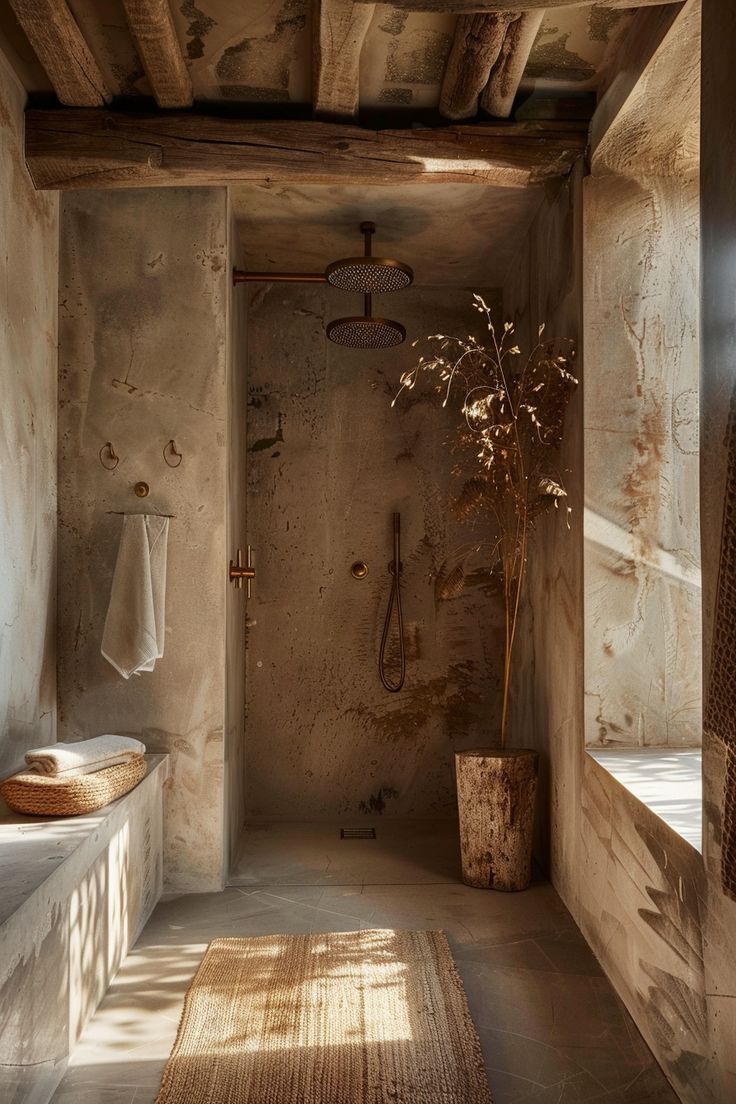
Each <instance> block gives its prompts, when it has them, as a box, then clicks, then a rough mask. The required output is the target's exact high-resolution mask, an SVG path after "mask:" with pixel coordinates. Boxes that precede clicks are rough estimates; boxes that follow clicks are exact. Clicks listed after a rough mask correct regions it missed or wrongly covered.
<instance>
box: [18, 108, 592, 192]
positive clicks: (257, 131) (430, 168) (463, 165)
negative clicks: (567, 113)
mask: <svg viewBox="0 0 736 1104" xmlns="http://www.w3.org/2000/svg"><path fill="white" fill-rule="evenodd" d="M586 141H587V126H586V124H584V123H582V124H581V123H577V122H564V123H563V122H547V123H488V124H483V125H475V126H465V127H463V126H457V127H439V128H437V129H429V128H427V129H426V130H398V131H397V130H379V131H376V130H367V129H363V128H362V127H357V126H350V125H342V124H338V123H322V122H313V121H304V122H278V121H275V120H263V119H259V120H252V119H251V120H244V119H229V118H214V117H209V116H203V115H192V114H188V113H186V114H170V115H169V114H166V115H162V114H158V115H151V114H147V115H128V114H122V113H121V114H116V113H113V112H108V111H72V110H69V109H66V110H57V111H28V112H26V162H27V164H28V169H29V171H30V173H31V176H32V177H33V181H34V183H35V185H36V187H37V188H54V189H65V188H131V187H133V188H135V187H162V186H166V185H177V184H179V185H182V184H186V185H195V186H196V185H212V184H229V183H233V182H235V181H243V180H259V181H297V182H301V183H308V182H310V181H315V182H323V183H340V182H348V181H349V182H354V181H358V182H365V183H375V184H399V183H401V182H402V181H413V182H419V183H421V182H426V183H433V182H437V181H439V182H441V183H443V182H448V183H449V182H457V183H467V184H493V185H496V186H497V187H509V188H523V187H525V186H526V185H528V184H533V183H536V182H538V181H542V180H545V179H548V178H550V177H554V176H559V175H562V174H565V173H567V172H568V171H569V169H570V166H571V165H572V163H573V162H574V161H575V160H576V158H577V157H579V156H580V155H581V153H582V152H583V150H584V149H585V145H586Z"/></svg>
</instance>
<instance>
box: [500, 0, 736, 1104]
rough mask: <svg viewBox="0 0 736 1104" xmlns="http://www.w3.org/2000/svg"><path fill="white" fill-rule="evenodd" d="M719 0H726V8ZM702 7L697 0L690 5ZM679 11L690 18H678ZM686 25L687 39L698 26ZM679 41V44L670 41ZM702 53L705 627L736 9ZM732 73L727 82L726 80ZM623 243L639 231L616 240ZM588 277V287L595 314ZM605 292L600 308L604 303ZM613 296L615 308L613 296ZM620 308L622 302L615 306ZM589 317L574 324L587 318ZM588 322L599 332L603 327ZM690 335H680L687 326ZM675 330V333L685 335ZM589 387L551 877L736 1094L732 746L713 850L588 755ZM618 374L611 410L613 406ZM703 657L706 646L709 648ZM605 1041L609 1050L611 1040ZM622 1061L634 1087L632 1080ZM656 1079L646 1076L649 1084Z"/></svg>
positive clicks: (560, 257) (559, 306) (600, 951)
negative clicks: (695, 843) (727, 886)
mask: <svg viewBox="0 0 736 1104" xmlns="http://www.w3.org/2000/svg"><path fill="white" fill-rule="evenodd" d="M716 9H718V10H716ZM683 17H684V18H686V19H687V18H695V19H697V8H696V7H695V5H692V4H691V5H687V6H686V8H685V9H684V10H683V13H682V16H681V17H680V18H683ZM678 24H679V25H678ZM672 33H673V35H675V36H676V37H675V39H674V40H671V42H672V41H675V42H677V41H679V42H682V43H684V45H685V47H686V48H687V49H688V50H689V51H690V52H693V51H694V52H695V57H696V58H697V45H696V43H697V24H696V25H695V27H693V25H692V24H691V25H690V26H689V28H688V27H687V25H684V24H682V23H679V19H678V22H677V23H676V24H675V27H674V28H673V32H672ZM688 36H689V37H688ZM665 45H666V43H665ZM703 50H704V56H703V76H704V90H703V115H702V125H703V193H702V233H703V244H704V251H703V268H702V301H703V350H702V383H701V399H702V426H703V433H702V445H701V449H702V459H701V470H702V472H703V489H702V499H701V511H702V526H703V589H704V603H703V605H704V613H705V640H706V643H707V641H708V637H709V618H711V620H712V615H711V614H710V613H709V610H710V608H711V606H712V604H713V602H714V598H715V587H716V580H717V576H718V570H719V562H720V561H719V553H718V549H719V539H718V534H719V533H720V522H721V516H722V511H723V488H724V479H725V446H724V439H725V429H726V421H727V417H728V407H729V402H730V400H731V395H732V392H733V388H734V379H735V378H736V376H735V375H734V364H735V363H736V290H735V289H736V203H734V198H733V197H734V195H736V178H735V177H734V164H736V131H734V127H733V120H732V118H731V113H730V107H729V104H730V102H731V100H732V98H733V97H729V96H728V95H727V90H728V89H729V88H730V87H732V85H733V81H734V76H733V67H732V59H733V56H734V53H735V51H736V16H734V15H728V16H726V15H725V13H724V12H723V10H722V9H721V8H719V5H717V4H716V3H715V2H714V3H712V4H711V5H710V6H708V5H706V9H705V35H704V45H703ZM729 82H730V83H729ZM591 240H593V241H595V240H597V230H594V233H593V234H592V235H591V236H589V231H588V228H587V226H586V227H584V225H583V203H582V194H581V189H580V188H579V187H576V186H575V185H573V187H572V188H571V189H568V188H564V189H562V190H561V191H559V192H558V193H557V194H553V195H550V196H549V197H548V199H547V201H546V202H545V204H544V205H543V208H542V211H541V212H540V215H539V217H538V219H537V221H536V223H535V225H534V227H533V230H532V233H531V235H530V238H529V240H528V241H527V242H526V244H525V247H524V250H523V251H522V253H521V255H520V257H519V263H518V264H517V265H516V266H515V270H514V272H513V274H512V279H511V280H510V281H509V283H508V284H507V287H506V289H505V290H506V302H507V307H508V308H509V309H510V310H513V309H517V310H518V311H519V314H520V317H521V318H523V319H525V320H526V324H527V326H528V327H529V328H530V329H531V331H532V332H534V330H535V328H536V325H537V324H538V323H539V322H540V321H542V320H546V321H547V325H548V327H549V328H550V329H551V330H552V332H555V331H562V332H568V333H570V332H573V333H574V330H575V328H576V327H577V331H578V333H580V332H581V325H582V323H581V317H582V316H581V312H582V310H583V301H582V267H581V264H582V259H583V257H585V264H586V266H588V265H595V264H596V263H601V264H606V265H609V266H610V265H611V264H613V263H615V260H616V251H615V250H616V248H617V247H616V246H613V245H611V246H610V247H609V250H608V253H607V255H606V256H605V257H601V256H596V255H595V254H594V253H592V254H591V253H589V252H588V250H589V248H590V242H591ZM618 245H619V246H620V247H622V248H625V242H621V243H618ZM589 294H590V286H589V284H588V285H586V300H585V304H584V307H585V311H586V312H587V311H589V310H590V309H591V306H590V303H589V302H588V295H589ZM600 305H601V304H599V306H600ZM603 306H605V304H603ZM617 308H618V304H616V303H611V304H610V310H611V311H615V310H616V309H617ZM576 319H577V322H576ZM589 332H590V331H589V328H588V319H587V318H586V336H587V334H588V333H589ZM677 336H678V337H679V336H680V333H679V331H677ZM674 339H675V334H674V333H673V335H672V336H668V341H670V342H673V341H674ZM581 354H582V359H581V360H580V361H579V363H578V374H579V375H580V377H581V380H582V384H583V391H580V392H579V393H578V395H577V396H576V398H575V400H574V403H573V405H572V406H571V408H570V411H569V417H568V425H567V438H566V443H565V447H564V454H563V461H564V463H565V465H566V466H567V467H568V468H569V469H570V472H569V474H568V477H567V478H568V490H569V492H570V502H571V505H572V507H573V515H572V531H571V532H570V533H567V532H566V531H565V530H564V527H563V526H559V525H546V523H545V525H544V527H542V526H540V531H539V534H538V538H537V542H536V545H535V548H534V550H533V554H532V556H531V557H530V569H529V589H528V593H527V605H526V610H525V623H524V624H525V631H524V632H523V634H522V639H521V649H520V655H519V657H518V667H517V677H516V687H515V691H516V714H515V717H516V734H515V739H516V742H518V743H533V744H534V745H535V746H537V747H539V749H540V752H541V754H542V759H543V769H544V772H545V777H546V778H548V800H549V829H548V831H545V832H544V840H543V841H542V842H546V844H547V849H548V853H549V862H550V869H551V875H552V879H553V882H554V884H555V887H556V888H557V890H558V891H559V892H560V894H561V896H562V897H563V899H564V901H565V903H566V905H567V906H568V908H569V909H570V910H571V912H572V914H573V916H574V917H575V919H576V921H577V923H578V924H579V925H580V927H581V929H582V931H583V933H584V935H585V937H586V938H587V939H588V941H589V942H590V944H591V946H592V948H593V950H594V951H595V953H596V955H597V957H598V958H599V960H600V962H601V964H602V966H603V968H604V969H605V970H606V973H607V974H608V976H609V977H610V978H611V980H612V981H613V983H614V985H615V986H616V989H617V991H618V992H619V994H620V995H621V997H622V998H623V1000H624V1001H625V1003H626V1005H627V1007H628V1009H629V1011H630V1012H631V1014H632V1016H633V1017H634V1020H635V1021H636V1023H637V1025H638V1027H639V1029H640V1030H641V1032H642V1034H643V1035H644V1037H645V1039H646V1041H647V1042H648V1044H649V1045H650V1047H651V1048H652V1050H653V1052H654V1054H655V1056H656V1057H657V1059H658V1061H659V1062H660V1064H661V1065H662V1068H663V1069H664V1071H665V1073H666V1074H667V1076H668V1078H669V1080H670V1081H671V1083H672V1085H673V1087H674V1089H675V1090H676V1092H677V1093H678V1095H679V1097H680V1098H681V1100H683V1101H684V1102H686V1104H731V1102H732V1101H733V1100H734V1099H736V1000H734V994H735V993H736V946H735V943H734V932H736V903H734V901H733V900H731V899H730V898H729V897H728V896H727V895H725V894H724V893H723V891H722V888H721V882H720V869H719V868H720V839H721V833H722V810H723V803H724V793H723V764H724V753H723V747H722V745H721V743H720V741H719V740H718V739H715V738H713V737H712V736H711V735H709V733H708V731H707V730H706V731H705V732H704V739H703V752H704V759H705V779H704V788H705V792H704V813H705V816H704V821H705V841H704V842H705V856H704V858H705V862H704V861H703V857H701V855H699V854H698V852H697V851H695V849H694V848H692V847H691V846H690V845H689V844H688V843H686V842H685V841H684V840H683V839H682V838H681V837H679V836H677V835H676V834H675V833H674V832H673V831H672V830H671V829H669V828H668V827H667V826H666V825H665V824H664V823H663V822H662V821H661V820H659V818H657V817H656V816H655V815H654V814H653V813H652V812H651V811H650V810H649V809H647V808H646V807H645V806H644V805H642V804H641V803H640V802H638V801H637V800H636V798H634V797H633V796H632V795H631V794H630V793H628V791H626V790H625V789H624V788H623V787H622V786H621V785H620V784H619V783H618V782H617V781H616V780H615V779H614V778H613V777H612V776H611V775H610V774H608V773H607V772H606V771H605V770H603V769H602V768H601V767H600V766H599V764H598V763H596V762H595V761H594V760H592V759H591V757H590V756H588V755H586V753H585V711H584V703H583V694H582V687H583V625H584V606H583V547H584V546H583V477H584V453H583V440H584V434H583V410H584V402H583V400H584V398H585V394H584V391H585V389H587V388H588V387H590V386H591V375H592V373H593V372H594V371H596V370H600V371H603V370H605V363H604V364H603V366H600V359H599V357H598V356H597V355H596V354H597V350H595V349H594V350H592V352H591V350H590V348H589V347H588V346H587V345H586V347H584V348H581ZM615 395H616V390H615V383H614V381H612V384H611V405H613V404H614V403H615ZM705 654H706V670H707V655H708V649H707V647H706V650H705ZM602 1045H605V1043H604V1042H602ZM612 1060H615V1061H617V1062H618V1063H619V1065H620V1069H621V1090H622V1099H624V1100H627V1099H629V1098H631V1099H633V1097H631V1096H630V1094H631V1092H632V1087H631V1086H630V1085H629V1084H628V1082H627V1079H626V1064H625V1061H624V1060H623V1057H622V1056H621V1055H620V1054H617V1055H615V1056H613V1057H612ZM637 1088H641V1089H642V1094H644V1087H642V1086H637Z"/></svg>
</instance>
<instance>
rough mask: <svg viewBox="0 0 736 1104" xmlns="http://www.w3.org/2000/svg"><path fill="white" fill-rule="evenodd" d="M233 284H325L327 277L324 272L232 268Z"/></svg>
mask: <svg viewBox="0 0 736 1104" xmlns="http://www.w3.org/2000/svg"><path fill="white" fill-rule="evenodd" d="M233 283H234V284H248V283H271V284H326V283H327V276H326V275H325V273H324V272H246V271H245V270H244V269H242V268H234V269H233Z"/></svg>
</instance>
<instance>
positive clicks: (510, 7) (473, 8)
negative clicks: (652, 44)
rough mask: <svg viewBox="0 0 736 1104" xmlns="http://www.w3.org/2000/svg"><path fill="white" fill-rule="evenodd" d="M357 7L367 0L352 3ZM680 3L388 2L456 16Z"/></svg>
mask: <svg viewBox="0 0 736 1104" xmlns="http://www.w3.org/2000/svg"><path fill="white" fill-rule="evenodd" d="M355 2H356V3H357V4H365V3H369V2H370V0H355ZM678 2H679V0H391V7H392V8H400V9H401V11H420V12H441V13H442V14H443V15H447V14H448V13H450V14H454V13H457V14H458V15H462V14H469V13H471V12H486V13H490V12H515V13H517V14H520V13H521V12H525V11H534V10H535V9H538V8H588V7H592V6H593V5H594V4H599V5H601V6H602V7H606V8H646V7H653V6H654V5H658V4H675V3H678Z"/></svg>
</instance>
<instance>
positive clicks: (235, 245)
mask: <svg viewBox="0 0 736 1104" xmlns="http://www.w3.org/2000/svg"><path fill="white" fill-rule="evenodd" d="M228 231H229V250H228V255H229V257H230V262H229V267H231V265H232V264H234V265H235V266H237V267H238V268H242V267H244V262H243V255H242V246H241V244H240V240H239V237H238V235H237V231H236V227H235V223H234V220H233V218H232V213H230V217H229V223H228ZM228 295H229V302H228V389H227V426H228V449H227V541H226V552H227V556H228V559H233V560H234V559H235V558H236V554H237V550H238V548H240V549H241V551H242V557H243V563H245V560H246V547H247V543H248V532H247V528H246V516H245V504H246V486H245V478H246V474H245V473H246V451H245V449H246V441H245V433H246V414H245V412H246V397H247V396H246V371H247V353H248V346H247V313H248V297H247V296H246V295H245V294H244V289H243V288H242V287H240V286H238V287H233V284H232V281H229V291H228ZM246 616H247V606H246V591H245V584H243V587H242V588H238V587H236V586H234V585H232V584H231V585H230V587H229V589H228V595H227V612H226V642H225V648H226V657H227V663H226V673H225V681H226V699H225V777H226V790H227V814H226V819H227V836H228V852H229V855H230V856H232V855H233V854H234V851H235V849H236V846H237V843H238V839H239V836H240V830H241V828H242V827H243V820H244V819H245V752H246V746H245V626H246Z"/></svg>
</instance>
